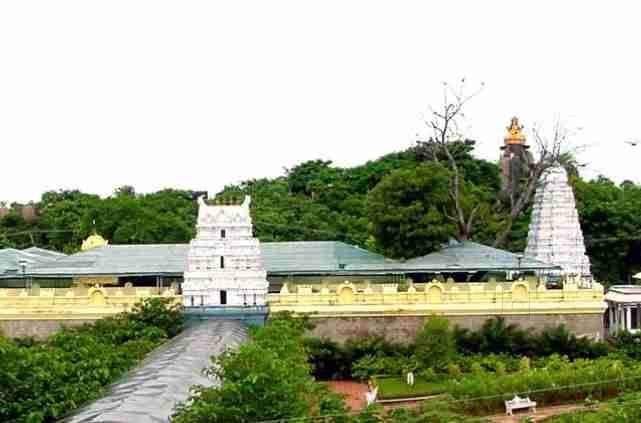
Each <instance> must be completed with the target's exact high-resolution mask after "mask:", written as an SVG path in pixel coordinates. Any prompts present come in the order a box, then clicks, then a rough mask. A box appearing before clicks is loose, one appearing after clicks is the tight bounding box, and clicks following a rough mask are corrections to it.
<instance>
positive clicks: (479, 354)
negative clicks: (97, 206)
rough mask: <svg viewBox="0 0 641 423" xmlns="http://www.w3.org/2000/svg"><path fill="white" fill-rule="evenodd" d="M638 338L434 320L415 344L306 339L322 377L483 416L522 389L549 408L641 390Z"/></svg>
mask: <svg viewBox="0 0 641 423" xmlns="http://www.w3.org/2000/svg"><path fill="white" fill-rule="evenodd" d="M640 341H641V339H639V336H638V335H631V334H627V333H626V334H621V335H620V336H618V337H617V338H615V339H613V340H611V341H610V342H608V343H605V342H595V341H591V340H589V339H585V338H578V337H576V336H574V335H572V334H571V333H569V332H568V331H567V330H566V329H565V328H564V327H563V326H558V327H550V328H546V329H545V330H543V331H541V332H539V333H529V332H526V331H524V330H522V329H520V328H518V327H516V326H513V325H507V324H506V323H505V321H504V320H502V319H500V318H494V319H489V320H487V321H486V322H485V323H484V325H483V326H482V328H481V329H479V330H478V331H469V330H464V329H460V328H457V327H450V326H449V323H448V322H447V320H444V319H440V318H432V319H430V320H429V321H428V322H427V323H426V325H425V327H424V328H423V329H422V331H421V332H420V333H419V334H418V336H417V339H416V341H415V342H414V343H412V344H392V343H389V342H387V341H385V340H384V339H382V338H365V339H359V340H349V341H347V342H346V343H344V344H342V345H339V344H337V343H334V342H332V341H328V340H320V339H307V340H306V343H307V346H308V349H309V352H310V356H309V358H310V363H311V365H312V368H313V372H314V374H315V376H316V377H317V378H318V379H356V380H363V381H369V382H370V383H371V384H372V385H374V386H376V387H377V388H378V399H379V400H384V401H385V400H394V399H414V398H418V399H424V398H425V397H428V398H429V400H428V401H427V402H426V404H429V403H430V401H431V400H435V399H438V400H439V401H442V400H443V398H448V401H449V403H451V404H453V405H455V409H456V410H458V411H460V412H464V413H465V414H466V415H472V416H474V415H475V416H485V415H490V414H495V413H501V412H504V410H505V408H504V401H505V400H508V399H511V398H513V397H514V395H517V394H518V395H519V396H529V397H531V398H532V400H534V401H536V402H537V403H538V404H537V405H538V406H539V407H545V406H548V405H556V404H568V403H577V402H578V403H581V402H583V401H585V400H586V399H588V400H589V401H603V400H608V399H611V398H615V397H617V396H618V395H621V394H625V393H630V392H637V391H641V365H639V363H638V361H637V360H638V359H639V358H641V347H640V344H641V342H640ZM410 372H411V373H412V376H413V379H414V381H413V384H409V383H408V381H407V375H408V373H410Z"/></svg>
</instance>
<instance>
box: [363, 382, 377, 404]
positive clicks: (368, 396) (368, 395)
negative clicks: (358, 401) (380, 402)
mask: <svg viewBox="0 0 641 423" xmlns="http://www.w3.org/2000/svg"><path fill="white" fill-rule="evenodd" d="M377 396H378V386H375V387H374V388H373V389H372V390H370V391H367V392H365V402H366V403H367V405H371V404H374V403H375V402H376V397H377Z"/></svg>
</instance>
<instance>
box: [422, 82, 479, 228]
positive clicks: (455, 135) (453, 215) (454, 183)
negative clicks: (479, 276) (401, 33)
mask: <svg viewBox="0 0 641 423" xmlns="http://www.w3.org/2000/svg"><path fill="white" fill-rule="evenodd" d="M482 89H483V84H481V85H480V87H479V88H477V89H476V90H474V91H473V92H471V93H466V81H465V79H462V80H461V81H460V84H458V85H457V86H456V87H454V86H452V85H449V84H447V83H443V103H442V105H441V106H440V107H439V108H433V107H430V117H429V118H428V119H426V120H425V124H426V126H427V128H428V131H429V133H430V136H429V138H428V139H427V141H417V144H418V146H417V147H419V148H420V149H421V150H422V151H423V152H425V154H426V155H427V156H428V159H431V160H433V161H435V162H441V161H444V162H445V165H446V166H447V167H448V168H449V170H450V174H451V178H450V187H449V195H450V197H451V199H452V203H453V210H452V212H448V211H445V215H446V216H447V217H448V219H450V220H452V221H453V222H454V224H455V225H456V228H457V238H458V239H459V240H466V239H469V238H470V236H471V234H472V227H473V224H474V219H475V216H476V214H477V213H478V210H479V208H480V205H476V206H474V207H473V208H472V210H471V211H469V212H467V213H466V210H465V209H464V207H463V201H462V193H461V190H462V188H461V187H462V185H463V180H462V175H461V171H460V169H459V165H458V163H457V155H458V154H459V153H460V152H461V150H463V149H465V148H466V146H467V142H466V138H465V136H464V134H463V131H462V123H463V119H464V118H465V115H464V112H463V108H464V106H465V105H466V104H467V103H468V102H469V101H470V100H471V99H473V98H474V97H476V96H477V95H478V94H479V93H480V92H481V90H482Z"/></svg>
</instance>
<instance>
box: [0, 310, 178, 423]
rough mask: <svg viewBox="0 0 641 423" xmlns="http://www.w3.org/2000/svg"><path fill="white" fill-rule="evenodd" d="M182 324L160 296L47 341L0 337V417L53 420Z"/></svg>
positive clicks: (96, 393) (95, 392)
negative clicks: (128, 310)
mask: <svg viewBox="0 0 641 423" xmlns="http://www.w3.org/2000/svg"><path fill="white" fill-rule="evenodd" d="M182 326H183V317H182V313H181V311H180V309H179V307H177V306H176V305H175V304H173V303H171V302H169V301H168V300H165V299H147V300H144V301H143V302H142V303H139V304H137V305H136V306H135V307H134V308H133V309H132V311H131V312H128V313H122V314H120V315H117V316H114V317H108V318H105V319H102V320H98V321H96V322H95V323H93V324H85V325H83V326H79V327H75V328H64V329H62V330H60V331H59V332H58V333H56V334H55V335H53V336H51V337H50V338H48V339H47V340H46V341H42V342H39V341H35V340H33V339H17V340H10V339H7V338H4V337H2V336H0V421H2V422H29V423H39V422H53V421H56V420H58V419H59V418H61V417H63V416H64V415H65V414H67V413H69V412H71V411H72V410H74V409H76V408H78V407H80V406H82V405H84V404H85V403H86V402H88V401H91V400H93V399H96V398H98V397H100V396H101V394H102V393H103V389H104V388H105V387H106V386H107V385H109V384H110V383H113V382H114V381H116V380H117V379H118V378H119V377H120V376H122V375H123V374H124V373H125V372H126V371H128V370H129V369H131V368H132V367H133V366H134V365H136V364H137V363H138V362H139V361H140V360H141V359H142V358H144V357H145V355H146V354H147V353H149V352H150V351H151V350H153V349H154V348H156V347H157V346H159V345H160V344H162V343H163V342H164V341H165V340H166V339H168V338H171V337H173V336H175V335H176V334H178V333H179V332H180V331H181V329H182Z"/></svg>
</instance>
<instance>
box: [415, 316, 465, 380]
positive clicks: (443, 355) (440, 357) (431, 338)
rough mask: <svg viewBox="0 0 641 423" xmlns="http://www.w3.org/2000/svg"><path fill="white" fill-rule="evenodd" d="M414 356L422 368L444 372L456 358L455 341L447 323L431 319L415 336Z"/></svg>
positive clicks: (439, 319) (438, 319) (445, 320)
mask: <svg viewBox="0 0 641 423" xmlns="http://www.w3.org/2000/svg"><path fill="white" fill-rule="evenodd" d="M414 355H415V357H416V360H417V361H418V363H419V364H420V366H422V367H426V368H428V367H429V368H432V369H435V370H437V371H438V370H444V369H446V368H447V365H448V364H449V363H450V362H452V361H453V360H454V358H455V356H456V341H455V339H454V333H453V332H452V330H450V326H449V321H448V320H447V319H443V318H441V317H431V318H430V319H429V320H428V321H427V322H426V323H425V326H423V328H422V329H421V331H420V332H419V333H418V334H417V335H416V343H415V351H414Z"/></svg>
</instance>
